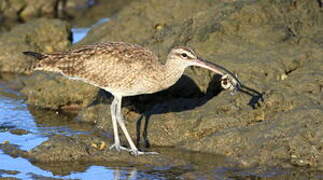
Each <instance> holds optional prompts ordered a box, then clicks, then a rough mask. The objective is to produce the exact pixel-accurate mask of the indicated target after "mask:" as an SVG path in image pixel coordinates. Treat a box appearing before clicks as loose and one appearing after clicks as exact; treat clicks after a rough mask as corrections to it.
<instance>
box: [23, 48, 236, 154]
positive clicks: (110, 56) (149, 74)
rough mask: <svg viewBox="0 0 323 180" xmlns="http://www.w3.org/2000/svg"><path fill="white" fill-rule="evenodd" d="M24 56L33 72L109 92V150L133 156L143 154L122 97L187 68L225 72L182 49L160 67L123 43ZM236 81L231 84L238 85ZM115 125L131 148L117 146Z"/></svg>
mask: <svg viewBox="0 0 323 180" xmlns="http://www.w3.org/2000/svg"><path fill="white" fill-rule="evenodd" d="M24 54H26V55H31V56H34V57H36V58H37V59H39V61H38V62H37V63H36V64H35V67H34V70H42V71H51V72H57V73H61V74H62V75H64V76H66V77H68V78H70V79H76V80H81V81H84V82H86V83H89V84H92V85H94V86H98V87H100V88H102V89H104V90H106V91H108V92H110V93H112V95H113V96H114V101H113V102H112V105H111V114H112V122H113V129H114V140H115V144H114V145H113V146H112V147H113V148H116V149H117V150H120V149H122V150H128V151H130V152H132V153H133V154H135V155H139V154H145V153H144V152H140V151H138V149H137V148H136V146H135V145H134V143H133V142H132V140H131V138H130V136H129V134H128V132H127V130H126V128H125V125H124V122H123V116H122V114H121V100H122V97H124V96H134V95H139V94H150V93H154V92H157V91H161V90H163V89H166V88H168V87H170V86H171V85H173V84H174V83H176V81H177V80H178V79H179V78H180V77H181V76H182V74H183V72H184V70H185V68H186V67H188V66H200V67H203V68H207V69H209V70H212V71H214V72H215V73H218V74H221V75H223V73H222V72H221V71H220V70H219V69H221V70H224V71H226V70H225V69H222V68H221V66H218V65H216V64H212V63H210V62H207V61H205V60H203V59H201V58H199V57H198V56H197V55H196V54H195V52H194V51H193V50H192V49H190V48H186V47H176V48H173V49H172V50H171V51H170V53H169V55H168V56H167V61H166V63H165V64H161V63H160V62H159V61H158V58H157V56H156V55H154V54H153V53H152V52H151V51H150V50H148V49H146V48H143V47H141V46H138V45H134V44H129V43H124V42H106V43H97V44H94V45H87V46H82V47H80V48H78V49H74V50H70V51H66V52H61V53H53V54H39V53H34V52H24ZM229 74H230V73H229ZM230 78H231V79H235V77H231V76H230ZM238 82H239V81H238V80H237V82H236V84H234V85H238ZM117 124H119V126H120V128H121V129H122V131H123V132H124V134H125V136H126V137H127V140H128V142H129V145H130V148H131V149H127V148H124V147H122V146H120V140H119V136H118V128H117Z"/></svg>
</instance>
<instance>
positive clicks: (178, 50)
mask: <svg viewBox="0 0 323 180" xmlns="http://www.w3.org/2000/svg"><path fill="white" fill-rule="evenodd" d="M168 59H172V60H173V61H177V64H179V65H183V66H184V67H189V66H198V67H202V68H205V69H208V70H211V71H213V72H214V73H217V74H219V75H221V76H222V77H224V75H225V78H228V79H231V80H234V82H235V83H233V84H232V86H234V87H235V88H239V87H240V81H239V80H238V79H237V78H236V76H235V75H234V74H233V73H232V72H230V71H228V70H227V69H226V68H224V67H222V66H220V65H217V64H215V63H212V62H209V61H207V60H205V59H203V58H201V57H199V56H198V55H197V54H196V53H195V52H194V50H193V49H191V48H188V47H182V46H179V47H175V48H173V49H172V50H171V51H170V53H169V54H168ZM225 89H227V88H225Z"/></svg>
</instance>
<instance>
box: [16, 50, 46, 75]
mask: <svg viewBox="0 0 323 180" xmlns="http://www.w3.org/2000/svg"><path fill="white" fill-rule="evenodd" d="M22 53H23V54H24V55H26V56H31V57H33V58H35V59H37V60H38V61H33V62H32V63H31V64H30V66H28V67H27V68H25V69H24V73H27V74H30V73H32V72H33V71H35V70H40V68H41V60H43V59H45V58H46V57H47V55H44V54H41V53H37V52H31V51H25V52H22Z"/></svg>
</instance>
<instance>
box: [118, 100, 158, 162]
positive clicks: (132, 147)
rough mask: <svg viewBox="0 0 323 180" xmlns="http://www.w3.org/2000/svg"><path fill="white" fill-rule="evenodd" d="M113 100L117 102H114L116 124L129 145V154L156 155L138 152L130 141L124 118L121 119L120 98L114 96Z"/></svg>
mask: <svg viewBox="0 0 323 180" xmlns="http://www.w3.org/2000/svg"><path fill="white" fill-rule="evenodd" d="M115 99H116V100H117V102H116V104H117V105H116V119H117V122H118V123H119V126H120V128H121V130H122V131H123V133H124V135H125V136H126V138H127V141H128V143H129V145H130V148H131V149H130V153H131V154H132V155H135V156H138V155H143V154H158V153H156V152H142V151H139V150H138V148H137V147H136V145H135V144H134V142H133V141H132V139H131V137H130V135H129V133H128V130H127V128H126V125H125V123H124V118H123V115H122V111H121V105H122V97H117V96H115Z"/></svg>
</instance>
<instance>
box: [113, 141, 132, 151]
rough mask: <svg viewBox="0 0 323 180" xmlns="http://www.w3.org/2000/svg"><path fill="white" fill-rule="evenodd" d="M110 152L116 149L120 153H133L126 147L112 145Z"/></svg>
mask: <svg viewBox="0 0 323 180" xmlns="http://www.w3.org/2000/svg"><path fill="white" fill-rule="evenodd" d="M109 149H110V150H112V149H115V150H116V151H118V152H120V151H121V150H123V151H128V152H131V149H129V148H126V147H124V146H121V145H120V144H116V143H115V144H112V145H111V146H110V147H109Z"/></svg>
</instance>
